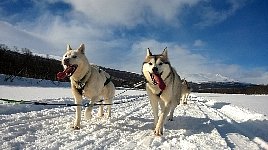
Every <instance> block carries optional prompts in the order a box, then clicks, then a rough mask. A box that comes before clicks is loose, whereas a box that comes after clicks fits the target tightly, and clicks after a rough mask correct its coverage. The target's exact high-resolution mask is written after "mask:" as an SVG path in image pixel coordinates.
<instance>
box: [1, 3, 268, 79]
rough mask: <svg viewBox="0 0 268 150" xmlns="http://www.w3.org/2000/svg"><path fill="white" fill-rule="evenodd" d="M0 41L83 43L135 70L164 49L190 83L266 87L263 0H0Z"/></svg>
mask: <svg viewBox="0 0 268 150" xmlns="http://www.w3.org/2000/svg"><path fill="white" fill-rule="evenodd" d="M0 31H1V34H0V43H4V44H7V45H9V46H18V47H19V48H24V47H26V48H29V49H32V51H33V52H36V53H42V54H49V55H56V56H61V55H62V54H63V53H64V51H65V48H66V44H71V46H72V47H74V48H76V47H78V46H79V45H80V43H85V45H86V48H87V56H88V58H89V60H90V61H91V62H92V63H95V64H98V65H102V66H105V67H110V68H115V69H120V70H126V71H131V72H137V73H140V70H141V63H142V61H143V59H144V57H145V54H146V48H147V47H149V48H150V49H151V50H152V52H153V53H161V52H162V50H163V49H164V48H165V47H168V53H169V56H170V61H171V63H172V65H173V66H174V67H175V68H176V70H177V71H178V72H179V74H180V75H181V77H182V78H186V79H188V80H191V81H195V82H198V81H203V80H207V81H218V80H222V79H229V80H234V81H241V82H249V83H258V84H268V61H267V57H268V1H266V0H223V1H219V0H203V1H202V0H177V1H174V0H147V1H141V0H128V1H126V0H114V1H109V0H98V1H94V0H88V1H83V0H75V1H70V0H47V1H45V0H44V1H39V0H2V1H1V2H0Z"/></svg>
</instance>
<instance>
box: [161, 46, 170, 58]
mask: <svg viewBox="0 0 268 150" xmlns="http://www.w3.org/2000/svg"><path fill="white" fill-rule="evenodd" d="M161 55H162V56H164V57H166V58H168V54H167V47H166V48H165V49H164V51H163V52H162V54H161Z"/></svg>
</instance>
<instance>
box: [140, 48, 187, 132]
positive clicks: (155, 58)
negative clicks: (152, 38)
mask: <svg viewBox="0 0 268 150" xmlns="http://www.w3.org/2000/svg"><path fill="white" fill-rule="evenodd" d="M156 71H157V72H158V73H159V74H160V75H161V78H162V80H163V81H164V83H165V85H166V86H165V89H164V90H162V89H161V88H160V86H159V85H157V84H156V83H155V81H153V79H152V74H154V73H155V72H156ZM142 73H143V75H144V77H145V78H146V80H147V84H146V90H147V93H148V96H149V98H150V103H151V106H152V110H153V116H154V133H155V135H157V136H160V135H163V126H164V123H165V120H166V117H167V115H168V114H169V118H168V119H169V120H170V121H172V120H173V112H174V109H175V108H176V107H177V105H178V104H179V103H180V98H181V86H182V85H181V78H180V76H179V75H178V74H177V72H176V70H175V69H174V68H173V67H172V66H171V65H170V62H169V59H168V55H167V49H166V48H165V49H164V51H163V53H162V54H160V55H152V53H151V51H150V49H149V48H148V49H147V55H146V57H145V61H144V63H143V66H142ZM158 105H160V108H161V110H160V114H159V116H158Z"/></svg>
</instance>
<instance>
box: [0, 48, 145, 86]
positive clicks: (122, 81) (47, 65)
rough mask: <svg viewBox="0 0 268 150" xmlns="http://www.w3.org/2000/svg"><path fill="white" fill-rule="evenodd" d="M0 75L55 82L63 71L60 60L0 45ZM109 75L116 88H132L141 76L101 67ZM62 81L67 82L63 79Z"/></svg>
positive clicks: (24, 49) (140, 79) (27, 50)
mask: <svg viewBox="0 0 268 150" xmlns="http://www.w3.org/2000/svg"><path fill="white" fill-rule="evenodd" d="M0 54H1V55H0V74H6V75H10V76H21V77H27V78H35V79H45V80H52V81H56V80H57V78H56V74H57V73H58V72H60V71H63V67H62V65H61V62H60V60H56V59H53V58H49V56H47V57H46V58H44V57H41V56H37V55H33V53H32V52H31V50H29V49H27V48H22V49H21V50H19V49H18V48H16V47H14V48H12V49H11V48H9V47H8V46H6V45H5V44H0ZM100 68H101V69H103V70H104V71H106V72H107V73H109V74H110V75H111V77H112V81H113V83H114V84H115V86H116V87H133V86H134V84H135V83H137V82H140V81H142V80H143V76H142V75H139V74H135V73H130V72H126V71H120V70H115V69H110V68H105V67H101V66H100ZM64 81H69V79H65V80H64Z"/></svg>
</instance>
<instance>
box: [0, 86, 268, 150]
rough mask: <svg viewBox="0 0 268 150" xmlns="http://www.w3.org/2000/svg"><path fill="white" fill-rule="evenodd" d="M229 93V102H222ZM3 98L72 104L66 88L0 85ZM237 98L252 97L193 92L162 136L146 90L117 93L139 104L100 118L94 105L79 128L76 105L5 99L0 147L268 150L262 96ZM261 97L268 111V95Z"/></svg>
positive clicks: (116, 108) (118, 99)
mask: <svg viewBox="0 0 268 150" xmlns="http://www.w3.org/2000/svg"><path fill="white" fill-rule="evenodd" d="M122 91H124V89H121V90H117V91H116V92H117V93H120V92H122ZM225 97H226V98H228V99H229V102H224V101H219V100H221V99H225ZM0 98H9V99H17V100H21V99H23V100H33V101H38V102H47V103H73V98H72V95H71V92H70V89H69V88H64V87H48V86H46V87H42V86H41V87H40V86H39V87H37V86H36V87H35V86H31V87H25V86H23V85H20V86H18V85H13V86H9V85H0ZM232 98H233V100H234V101H237V100H238V99H237V98H239V99H244V98H245V99H248V98H249V97H248V96H246V95H240V96H239V97H233V96H232V95H219V94H218V95H216V94H206V95H204V94H198V93H192V94H191V98H190V99H189V104H187V105H179V106H178V107H177V108H176V109H175V112H174V121H172V122H166V124H165V126H164V135H163V136H161V137H158V136H155V135H154V134H153V131H152V125H153V116H152V112H151V107H150V104H149V100H148V98H147V95H146V92H145V91H139V90H128V91H127V92H125V93H123V94H122V95H120V96H118V97H116V98H115V99H114V101H115V102H121V101H129V100H134V102H128V103H123V104H120V105H113V106H112V117H111V118H109V119H107V118H97V117H95V116H96V113H97V107H94V111H93V112H94V117H93V118H92V120H90V121H85V120H84V119H82V126H81V129H80V130H79V131H74V130H72V129H71V128H70V125H71V123H72V121H73V118H74V113H75V111H74V107H63V106H61V107H59V106H39V105H22V104H21V105H19V104H7V103H3V102H0V103H1V104H0V128H1V130H0V131H1V132H0V137H1V141H0V149H30V150H35V149H116V150H117V149H122V150H126V149H137V150H140V149H183V150H184V149H204V150H208V149H248V150H252V149H268V145H267V141H268V128H267V127H268V117H267V116H266V115H265V113H266V112H263V113H260V112H258V111H255V110H252V109H251V106H254V105H255V103H258V101H257V99H256V100H255V99H252V101H247V103H250V104H249V105H248V106H244V105H243V104H241V105H239V106H237V105H234V104H233V101H231V100H232ZM259 99H261V102H263V104H262V106H264V107H266V109H267V106H268V105H267V103H268V101H267V100H268V96H262V97H261V98H259ZM241 103H243V101H242V100H241ZM265 141H266V142H265Z"/></svg>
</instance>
